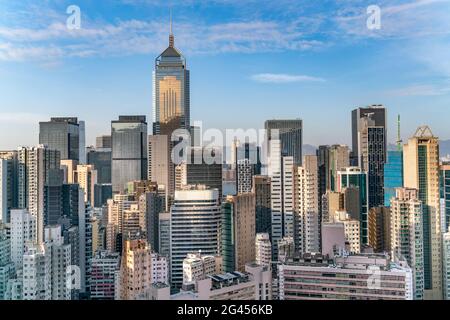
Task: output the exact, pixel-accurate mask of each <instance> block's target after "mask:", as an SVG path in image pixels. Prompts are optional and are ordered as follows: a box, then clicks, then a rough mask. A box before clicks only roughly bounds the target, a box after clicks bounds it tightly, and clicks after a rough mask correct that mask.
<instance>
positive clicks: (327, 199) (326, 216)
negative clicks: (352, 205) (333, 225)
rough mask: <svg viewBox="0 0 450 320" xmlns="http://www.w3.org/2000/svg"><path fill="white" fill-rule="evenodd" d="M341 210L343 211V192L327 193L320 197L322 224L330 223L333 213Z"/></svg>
mask: <svg viewBox="0 0 450 320" xmlns="http://www.w3.org/2000/svg"><path fill="white" fill-rule="evenodd" d="M342 210H345V206H344V193H343V192H335V191H327V192H326V193H325V194H324V195H322V223H328V222H331V221H332V220H333V216H334V214H335V212H336V211H342Z"/></svg>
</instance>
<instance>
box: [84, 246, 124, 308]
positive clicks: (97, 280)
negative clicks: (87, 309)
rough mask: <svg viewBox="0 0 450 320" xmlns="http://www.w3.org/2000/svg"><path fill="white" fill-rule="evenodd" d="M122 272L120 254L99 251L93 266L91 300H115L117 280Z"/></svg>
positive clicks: (93, 259)
mask: <svg viewBox="0 0 450 320" xmlns="http://www.w3.org/2000/svg"><path fill="white" fill-rule="evenodd" d="M119 270H120V254H119V253H118V252H108V251H98V252H97V253H96V254H95V256H94V257H93V258H92V264H91V299H92V300H114V297H115V278H116V274H117V273H118V272H119Z"/></svg>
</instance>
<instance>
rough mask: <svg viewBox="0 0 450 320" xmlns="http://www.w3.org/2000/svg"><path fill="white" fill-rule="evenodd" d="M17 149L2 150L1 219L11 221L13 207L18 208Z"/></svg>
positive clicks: (0, 154)
mask: <svg viewBox="0 0 450 320" xmlns="http://www.w3.org/2000/svg"><path fill="white" fill-rule="evenodd" d="M17 181H18V159H17V151H0V221H3V223H9V221H10V214H11V209H13V208H18V189H17V188H18V185H17Z"/></svg>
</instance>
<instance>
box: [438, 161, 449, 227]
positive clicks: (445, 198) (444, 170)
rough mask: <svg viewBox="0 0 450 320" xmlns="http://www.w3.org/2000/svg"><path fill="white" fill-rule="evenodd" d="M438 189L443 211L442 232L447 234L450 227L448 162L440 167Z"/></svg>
mask: <svg viewBox="0 0 450 320" xmlns="http://www.w3.org/2000/svg"><path fill="white" fill-rule="evenodd" d="M440 189H441V201H442V202H443V206H442V208H443V209H444V211H443V212H441V220H442V221H443V223H442V227H443V229H444V231H443V232H447V231H448V228H449V227H450V163H448V162H446V163H443V164H442V165H441V166H440Z"/></svg>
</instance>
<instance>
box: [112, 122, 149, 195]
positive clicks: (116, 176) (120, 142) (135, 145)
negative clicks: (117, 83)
mask: <svg viewBox="0 0 450 320" xmlns="http://www.w3.org/2000/svg"><path fill="white" fill-rule="evenodd" d="M111 137H112V176H111V180H112V189H113V193H120V192H123V191H124V190H125V185H126V184H127V183H128V182H130V181H134V180H146V179H147V122H146V120H145V116H119V120H116V121H112V122H111Z"/></svg>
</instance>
